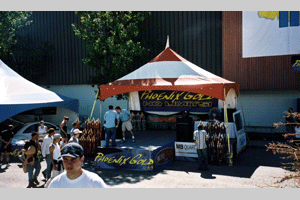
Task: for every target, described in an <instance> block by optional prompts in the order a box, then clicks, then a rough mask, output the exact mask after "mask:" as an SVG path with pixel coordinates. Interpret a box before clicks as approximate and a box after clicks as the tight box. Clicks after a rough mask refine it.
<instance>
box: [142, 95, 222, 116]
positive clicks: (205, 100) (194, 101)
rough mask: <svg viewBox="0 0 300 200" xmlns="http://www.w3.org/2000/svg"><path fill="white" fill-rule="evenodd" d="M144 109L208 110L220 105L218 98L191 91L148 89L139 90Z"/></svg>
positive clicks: (173, 110)
mask: <svg viewBox="0 0 300 200" xmlns="http://www.w3.org/2000/svg"><path fill="white" fill-rule="evenodd" d="M139 98H140V104H141V109H142V110H143V111H169V112H181V111H189V112H208V111H209V110H210V109H211V108H212V107H218V99H215V98H212V97H209V96H206V95H202V94H195V93H191V92H182V91H168V90H166V91H164V90H155V91H151V90H147V91H140V92H139Z"/></svg>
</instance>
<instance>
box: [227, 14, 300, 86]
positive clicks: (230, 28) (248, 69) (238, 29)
mask: <svg viewBox="0 0 300 200" xmlns="http://www.w3.org/2000/svg"><path fill="white" fill-rule="evenodd" d="M222 13H223V14H222V20H223V25H222V32H223V36H222V39H223V44H222V45H223V53H222V55H223V77H224V78H226V79H228V80H231V81H235V82H237V83H239V84H240V89H241V90H270V89H272V90H276V89H299V88H300V84H299V80H300V73H299V72H293V71H292V70H291V56H290V55H285V56H268V57H255V58H242V43H243V41H242V12H236V11H234V12H233V11H232V12H230V11H226V12H222Z"/></svg>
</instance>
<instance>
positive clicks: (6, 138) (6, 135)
mask: <svg viewBox="0 0 300 200" xmlns="http://www.w3.org/2000/svg"><path fill="white" fill-rule="evenodd" d="M13 129H14V126H13V125H12V124H10V125H8V129H7V130H4V131H2V132H1V134H0V141H1V142H2V144H1V148H0V152H1V158H0V166H1V165H2V164H3V163H2V162H3V159H4V154H6V162H7V164H6V166H7V167H8V166H10V164H9V158H10V157H9V154H10V153H11V152H12V144H11V141H12V138H13V137H14V133H13Z"/></svg>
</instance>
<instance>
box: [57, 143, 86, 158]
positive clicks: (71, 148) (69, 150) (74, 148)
mask: <svg viewBox="0 0 300 200" xmlns="http://www.w3.org/2000/svg"><path fill="white" fill-rule="evenodd" d="M60 152H61V157H63V156H70V157H73V158H78V157H81V156H83V148H82V146H81V145H80V144H78V143H74V142H71V143H68V144H66V145H65V146H64V147H63V148H62V149H61V151H60Z"/></svg>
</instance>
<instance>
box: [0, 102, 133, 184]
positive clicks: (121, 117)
mask: <svg viewBox="0 0 300 200" xmlns="http://www.w3.org/2000/svg"><path fill="white" fill-rule="evenodd" d="M69 121H70V118H69V117H67V116H65V117H64V118H63V120H62V122H61V124H60V126H59V127H60V133H59V134H58V133H56V132H55V129H53V128H48V127H47V126H45V123H44V121H43V120H42V121H40V124H39V126H38V128H37V130H36V132H34V133H32V134H31V139H30V140H28V141H26V142H25V145H24V146H23V148H22V149H21V152H22V155H21V157H20V159H21V160H22V162H23V171H24V173H28V182H29V184H28V186H27V187H28V188H35V187H37V185H39V184H40V182H39V180H38V176H39V174H40V172H41V173H42V175H43V177H44V178H45V180H44V181H45V184H44V187H49V188H53V187H73V188H74V187H106V184H105V183H104V181H103V180H102V179H101V178H100V177H99V176H98V175H97V174H94V173H92V172H88V171H86V170H84V169H82V168H81V166H82V165H81V164H82V163H83V161H84V155H83V152H84V151H83V148H82V146H81V145H80V140H79V137H80V134H81V133H82V131H81V130H80V129H79V123H78V122H77V121H75V122H73V123H72V129H71V130H70V132H68V125H67V123H68V122H69ZM120 122H122V136H123V138H122V140H121V143H124V142H125V141H126V140H125V131H126V130H128V131H129V132H130V133H131V140H132V142H135V137H134V133H133V131H132V123H131V118H130V111H127V110H126V109H121V108H120V107H119V106H117V107H116V108H115V110H114V107H113V106H112V105H110V106H109V110H108V111H107V112H106V113H105V114H104V130H105V134H106V146H105V147H109V140H110V139H112V147H115V146H116V129H117V128H118V126H119V125H120ZM13 129H14V126H13V125H9V126H8V128H7V130H4V131H2V132H1V134H0V141H1V143H2V145H1V157H0V165H2V163H4V161H3V160H4V156H5V157H6V165H7V167H9V166H10V164H9V162H10V160H9V159H10V153H11V152H12V143H11V142H12V138H13V136H14V133H13ZM41 136H43V137H41ZM41 139H42V142H40V141H41ZM39 150H40V151H41V154H42V155H41V156H39V155H38V152H39ZM40 159H42V160H45V162H46V168H45V169H44V170H43V171H41V160H40ZM79 179H80V180H81V181H78V180H79Z"/></svg>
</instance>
